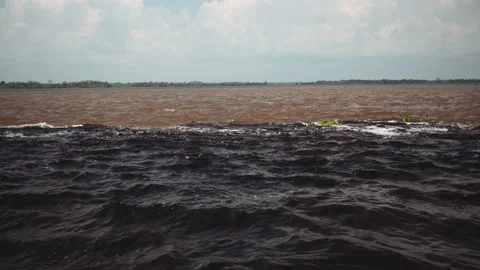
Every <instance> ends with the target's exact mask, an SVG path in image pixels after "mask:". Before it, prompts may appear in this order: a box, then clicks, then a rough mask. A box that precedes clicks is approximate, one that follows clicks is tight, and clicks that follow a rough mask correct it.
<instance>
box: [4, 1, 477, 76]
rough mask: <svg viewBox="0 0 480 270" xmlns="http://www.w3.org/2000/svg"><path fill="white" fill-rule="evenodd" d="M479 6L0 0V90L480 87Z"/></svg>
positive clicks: (474, 3)
mask: <svg viewBox="0 0 480 270" xmlns="http://www.w3.org/2000/svg"><path fill="white" fill-rule="evenodd" d="M478 14H480V0H295V1H293V0H158V1H156V0H0V80H4V81H27V80H32V81H40V82H46V81H47V80H53V81H55V82H61V81H78V80H101V81H110V82H117V81H118V82H127V81H174V82H178V81H180V82H183V81H205V82H221V81H261V82H263V81H268V82H293V81H317V80H341V79H383V78H386V79H402V78H411V79H435V78H442V79H448V78H480V45H479V44H480V16H479V15H478Z"/></svg>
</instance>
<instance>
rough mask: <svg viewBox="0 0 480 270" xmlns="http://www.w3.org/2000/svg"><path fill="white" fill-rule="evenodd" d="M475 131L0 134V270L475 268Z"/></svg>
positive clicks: (478, 201)
mask: <svg viewBox="0 0 480 270" xmlns="http://www.w3.org/2000/svg"><path fill="white" fill-rule="evenodd" d="M479 139H480V129H479V128H478V127H462V126H451V125H450V126H447V125H424V124H405V123H388V122H368V121H361V122H358V121H357V122H356V121H350V122H344V123H343V125H342V126H340V127H321V126H316V125H313V124H258V125H232V124H229V125H203V124H195V123H193V124H190V125H186V126H181V127H172V128H165V129H156V130H153V129H152V130H151V129H126V128H114V127H105V126H98V125H84V126H76V127H53V126H49V125H29V126H22V127H2V128H0V168H1V169H0V267H1V268H2V269H22V268H23V269H125V268H126V269H478V268H480V249H479V247H480V215H479V213H480V182H479V179H480V140H479Z"/></svg>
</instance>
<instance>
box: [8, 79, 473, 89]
mask: <svg viewBox="0 0 480 270" xmlns="http://www.w3.org/2000/svg"><path fill="white" fill-rule="evenodd" d="M476 84H480V79H451V80H440V79H437V80H407V79H404V80H386V79H384V80H340V81H316V82H286V83H278V82H220V83H204V82H133V83H120V82H115V83H110V82H107V81H92V80H89V81H78V82H62V83H40V82H34V81H28V82H4V81H2V82H0V89H4V90H20V89H27V90H28V89H32V90H33V89H50V90H52V89H77V88H78V89H98V88H113V89H136V88H152V89H154V88H157V89H158V88H207V87H208V88H231V87H272V86H275V87H278V86H287V87H288V86H290V87H292V86H336V85H338V86H342V85H476Z"/></svg>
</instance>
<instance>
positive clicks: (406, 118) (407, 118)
mask: <svg viewBox="0 0 480 270" xmlns="http://www.w3.org/2000/svg"><path fill="white" fill-rule="evenodd" d="M396 118H397V119H399V120H400V121H403V122H420V123H428V122H430V121H431V120H430V117H429V116H428V115H424V114H420V115H418V116H414V115H412V114H410V113H404V114H401V115H399V116H397V117H396Z"/></svg>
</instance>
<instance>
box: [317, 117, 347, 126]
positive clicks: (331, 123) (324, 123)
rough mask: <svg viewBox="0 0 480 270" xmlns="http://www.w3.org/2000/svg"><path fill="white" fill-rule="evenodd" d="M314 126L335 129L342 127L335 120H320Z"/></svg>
mask: <svg viewBox="0 0 480 270" xmlns="http://www.w3.org/2000/svg"><path fill="white" fill-rule="evenodd" d="M316 124H317V125H319V126H326V127H337V126H341V125H342V124H340V123H339V122H338V121H337V120H332V119H328V118H325V119H322V120H320V121H318V122H317V123H316Z"/></svg>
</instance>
